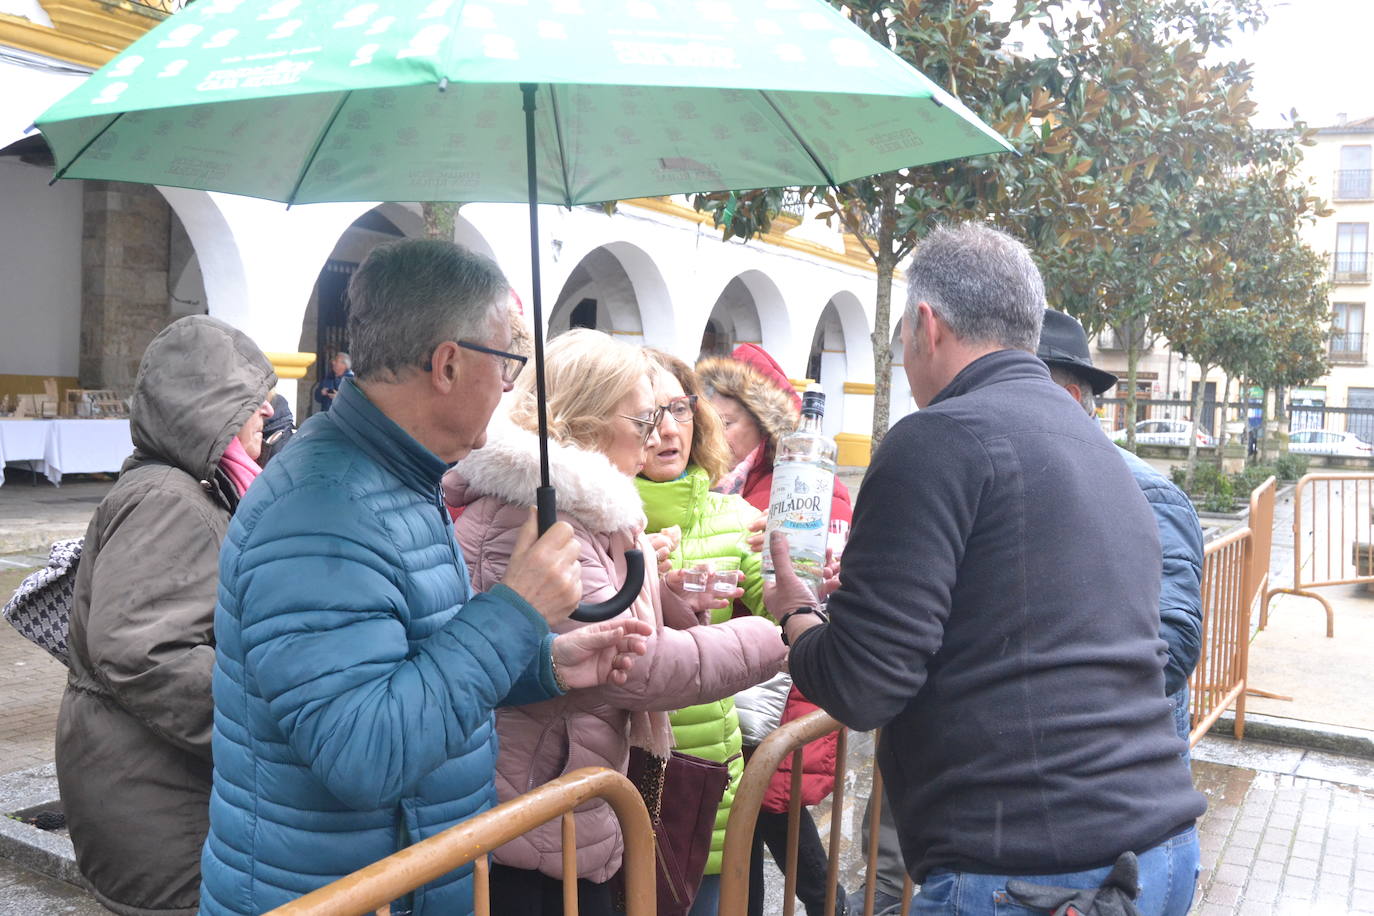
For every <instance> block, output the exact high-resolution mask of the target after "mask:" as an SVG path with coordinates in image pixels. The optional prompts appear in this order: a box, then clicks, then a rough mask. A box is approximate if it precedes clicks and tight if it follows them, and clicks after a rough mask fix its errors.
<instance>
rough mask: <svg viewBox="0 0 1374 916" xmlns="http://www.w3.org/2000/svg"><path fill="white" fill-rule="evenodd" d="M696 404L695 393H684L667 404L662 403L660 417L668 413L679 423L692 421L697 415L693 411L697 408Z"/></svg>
mask: <svg viewBox="0 0 1374 916" xmlns="http://www.w3.org/2000/svg"><path fill="white" fill-rule="evenodd" d="M696 406H697V396H696V395H694V394H684V395H683V396H682V397H680V398H673V399H672V400H671V401H669V402H668V403H667V404H662V405H660V406H659V408H658V409H659V411H660V415H659V419H660V420H662V419H663V416H662V414H665V413H666V414H668V416H670V417H672V418H673V419H674V420H676V421H678V422H679V423H690V422H692V419H693V417H694V416H695V414H694V413H693V411H694V410H695V409H696Z"/></svg>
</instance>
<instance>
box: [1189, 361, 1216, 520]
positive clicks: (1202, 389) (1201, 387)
mask: <svg viewBox="0 0 1374 916" xmlns="http://www.w3.org/2000/svg"><path fill="white" fill-rule="evenodd" d="M1197 370H1198V383H1197V388H1196V390H1194V391H1193V415H1192V424H1191V425H1190V426H1189V427H1188V470H1187V473H1186V474H1185V475H1184V478H1183V490H1184V492H1185V493H1188V494H1189V495H1192V492H1193V478H1194V477H1195V476H1196V475H1197V423H1198V417H1200V416H1202V399H1203V396H1204V395H1205V394H1206V391H1207V373H1208V372H1211V371H1212V367H1211V366H1209V365H1207V364H1206V363H1204V362H1203V361H1202V360H1198V361H1197Z"/></svg>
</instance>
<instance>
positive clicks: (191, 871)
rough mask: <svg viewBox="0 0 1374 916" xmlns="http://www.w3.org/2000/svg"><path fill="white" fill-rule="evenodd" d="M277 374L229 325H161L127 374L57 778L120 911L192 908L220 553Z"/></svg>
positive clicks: (74, 634) (252, 468)
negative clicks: (126, 407) (121, 438)
mask: <svg viewBox="0 0 1374 916" xmlns="http://www.w3.org/2000/svg"><path fill="white" fill-rule="evenodd" d="M275 383H276V376H275V375H274V374H273V372H272V366H271V364H270V363H269V362H268V361H267V358H266V357H265V356H263V354H262V351H261V350H259V349H258V347H257V345H255V344H254V343H253V342H252V341H251V340H249V339H248V337H247V336H245V335H244V334H243V333H242V332H240V331H238V330H235V329H234V328H232V327H230V326H229V325H227V324H224V323H223V322H221V321H217V320H216V319H214V318H210V317H207V316H204V315H193V316H190V317H187V318H182V319H180V320H178V321H176V322H174V323H173V324H171V325H170V326H168V327H167V328H166V329H165V330H163V331H162V333H160V334H158V335H157V337H156V338H154V339H153V342H152V343H151V344H149V346H148V349H147V352H145V353H144V355H143V362H142V364H141V365H140V366H139V370H138V377H137V380H136V381H135V382H134V396H133V402H132V407H131V409H130V431H131V433H132V435H133V441H134V453H133V455H132V456H131V457H130V458H129V459H128V460H127V461H125V462H124V466H123V468H122V469H121V471H120V476H119V480H118V482H117V483H115V485H114V487H113V488H112V489H111V490H110V492H109V493H108V494H107V495H106V496H105V499H104V500H102V501H101V503H100V506H99V508H97V509H96V511H95V517H94V518H92V519H91V523H90V526H89V527H88V528H87V529H86V540H85V545H84V548H83V555H82V557H81V562H80V565H79V566H78V567H77V573H76V585H75V594H74V597H73V602H72V612H71V623H70V626H71V633H70V653H71V660H70V666H71V670H70V672H69V674H68V677H67V689H66V692H65V694H64V695H63V697H62V708H61V712H60V713H59V714H58V720H57V779H58V785H59V787H60V789H61V793H62V804H63V809H64V811H65V813H66V815H67V823H68V825H69V827H70V830H71V838H72V845H73V846H74V847H75V848H76V862H77V867H78V868H80V870H81V874H82V875H83V876H84V877H85V878H86V880H87V881H88V882H90V885H91V889H92V890H93V891H94V893H95V896H96V899H97V900H99V901H100V902H101V903H102V904H103V905H104V906H106V907H107V908H109V909H111V910H113V911H114V912H116V913H122V914H126V916H147V914H153V913H156V914H160V916H168V914H190V913H194V912H195V911H196V908H197V905H198V900H199V889H200V851H201V844H202V843H203V842H204V840H205V834H206V831H207V829H208V826H209V822H208V817H209V804H210V776H211V764H210V732H211V721H212V717H213V711H214V706H213V703H212V701H211V696H210V681H211V672H212V669H213V667H214V663H215V638H214V632H213V622H214V615H215V592H216V587H217V583H218V578H219V577H218V571H219V550H220V544H221V542H222V541H223V540H224V536H225V532H226V531H227V529H228V527H229V519H230V516H231V515H232V514H233V512H234V510H235V508H236V507H237V506H238V503H239V499H240V497H242V495H243V492H244V490H245V489H246V488H247V485H248V483H249V482H251V480H252V479H253V476H254V475H255V474H256V471H257V466H256V464H254V461H253V459H254V458H256V457H257V455H258V453H259V449H260V448H261V445H262V426H263V420H264V419H265V418H267V417H270V416H271V414H272V410H271V407H270V406H268V405H267V404H266V403H265V401H266V398H267V394H268V391H269V390H270V389H271V388H272V386H273V385H274V384H275Z"/></svg>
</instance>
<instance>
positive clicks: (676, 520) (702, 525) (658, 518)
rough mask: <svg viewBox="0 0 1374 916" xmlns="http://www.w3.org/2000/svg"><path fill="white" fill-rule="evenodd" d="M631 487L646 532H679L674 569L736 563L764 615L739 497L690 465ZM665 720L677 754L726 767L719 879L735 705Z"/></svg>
mask: <svg viewBox="0 0 1374 916" xmlns="http://www.w3.org/2000/svg"><path fill="white" fill-rule="evenodd" d="M635 485H636V486H637V487H639V495H640V497H641V498H642V499H643V500H644V514H645V516H646V517H647V518H648V527H647V528H646V529H645V530H647V531H649V532H655V531H661V530H662V529H664V528H670V527H672V526H673V525H677V526H679V527H681V528H682V546H681V549H679V550H678V551H677V552H676V553H674V554H673V557H672V561H673V566H674V568H680V567H682V566H690V565H691V564H692V563H696V562H698V561H701V560H707V559H716V558H718V557H737V558H739V561H740V569H742V570H743V571H744V583H743V588H744V598H743V601H744V603H745V605H746V606H747V607H748V608H749V610H750V611H752V612H753V613H755V614H763V613H764V610H763V561H762V558H761V557H760V556H759V554H757V553H754V552H753V551H751V550H750V549H749V548H748V546H747V545H746V544H745V541H744V539H745V538H746V537H747V536H748V534H749V531H748V529H749V525H750V523H751V522H753V521H754V519H756V518H758V516H759V512H758V510H757V509H755V508H754V507H753V506H751V505H749V504H748V503H747V502H745V501H744V500H743V499H742V498H741V497H739V496H727V495H726V494H723V493H712V492H711V481H710V480H709V478H708V477H707V476H706V472H705V471H704V470H702V469H701V468H699V467H697V466H695V465H692V466H690V467H688V468H687V473H686V474H685V475H683V476H682V477H679V478H678V479H677V480H669V481H665V482H663V483H655V482H654V481H652V480H645V479H644V478H643V477H636V478H635ZM730 614H731V608H721V609H720V610H718V611H716V612H715V613H714V615H713V617H712V620H711V622H712V623H720V622H721V621H723V620H729V619H730ZM669 719H670V721H671V722H672V725H673V741H674V746H675V748H676V749H677V750H679V751H682V752H683V753H685V754H693V755H695V756H697V757H704V758H706V759H707V760H716V761H729V768H730V784H729V785H728V786H726V788H725V795H724V797H722V798H721V801H720V808H719V809H718V810H717V811H716V827H715V833H714V834H713V835H712V837H711V856H710V858H709V859H707V861H706V874H708V875H718V874H720V860H721V852H722V851H723V850H724V848H725V822H726V821H727V820H728V819H729V817H730V804H731V802H733V801H734V799H735V789H736V787H737V786H738V785H739V780H740V775H741V774H742V773H743V772H744V759H743V758H742V757H741V756H740V731H739V716H737V715H736V714H735V701H734V699H732V698H729V697H727V698H725V699H723V700H718V701H716V702H715V703H703V704H702V705H700V706H689V707H687V708H686V709H679V710H678V711H677V712H675V713H673V714H672V715H671V716H670V717H669Z"/></svg>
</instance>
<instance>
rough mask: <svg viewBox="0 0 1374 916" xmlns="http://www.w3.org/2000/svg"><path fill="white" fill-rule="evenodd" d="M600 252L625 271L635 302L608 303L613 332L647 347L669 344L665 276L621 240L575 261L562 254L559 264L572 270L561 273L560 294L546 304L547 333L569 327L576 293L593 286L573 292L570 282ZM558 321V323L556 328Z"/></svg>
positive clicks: (547, 285) (671, 331)
mask: <svg viewBox="0 0 1374 916" xmlns="http://www.w3.org/2000/svg"><path fill="white" fill-rule="evenodd" d="M597 252H603V253H604V254H605V255H608V256H609V257H610V258H612V259H613V260H614V262H615V264H616V265H617V266H618V267H619V268H620V270H621V271H623V272H624V275H625V278H626V280H627V281H628V282H629V286H630V293H631V296H632V298H633V300H634V304H633V306H631V305H630V304H629V303H628V302H626V301H624V300H618V299H611V300H608V301H606V302H605V307H606V309H607V311H608V312H609V313H610V321H609V324H610V325H611V329H612V330H615V331H619V332H621V333H623V334H625V335H627V336H629V337H631V338H635V337H638V338H641V339H642V342H643V343H644V344H646V345H648V346H657V347H666V346H668V345H670V344H671V343H672V342H673V341H674V337H675V334H674V326H673V309H672V297H671V296H670V295H669V293H668V284H667V283H666V282H665V281H664V279H663V273H662V272H661V271H660V270H659V268H658V265H657V264H656V263H654V259H653V258H652V257H651V256H650V255H649V253H648V252H646V251H645V250H644V249H643V248H641V247H639V246H638V245H636V244H634V243H632V242H627V241H624V240H621V239H613V240H610V241H605V242H603V243H602V244H599V245H593V246H590V247H587V248H586V249H585V250H580V253H579V254H578V255H577V257H576V260H573V259H572V258H571V257H569V255H568V252H567V251H566V250H565V251H564V252H562V256H561V257H560V259H559V260H560V263H568V264H571V267H570V268H569V269H567V270H566V271H565V272H562V273H563V276H562V278H561V282H560V285H559V287H558V294H557V295H556V296H554V297H553V298H552V299H549V300H546V302H545V309H544V312H545V314H544V323H545V331H546V332H547V331H549V330H550V329H554V330H556V329H557V328H558V327H559V326H560V325H561V324H566V321H565V317H566V314H567V312H568V310H569V309H571V308H572V307H573V306H575V305H576V302H577V298H578V297H577V296H576V295H575V294H576V293H578V292H580V291H582V290H584V289H586V288H588V287H590V286H591V284H590V283H589V284H585V285H583V286H578V287H577V288H575V289H573V288H569V286H568V284H569V281H570V280H571V279H572V277H573V274H574V272H575V271H576V270H577V268H578V266H579V265H581V264H583V263H584V262H586V261H588V259H591V260H592V261H595V260H596V259H597V254H596V253H597ZM593 282H595V281H593ZM553 288H554V287H553V285H552V284H551V283H548V282H546V283H545V284H544V290H545V292H547V291H548V290H550V289H553ZM600 304H601V303H598V305H600ZM555 320H557V321H558V322H559V324H557V325H556V324H555ZM636 342H641V341H640V340H636Z"/></svg>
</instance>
